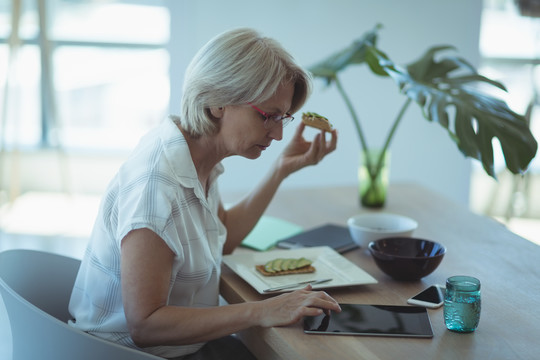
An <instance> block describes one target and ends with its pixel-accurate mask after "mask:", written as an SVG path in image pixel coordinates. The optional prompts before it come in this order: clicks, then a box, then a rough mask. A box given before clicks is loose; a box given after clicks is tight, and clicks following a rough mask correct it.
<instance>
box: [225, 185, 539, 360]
mask: <svg viewBox="0 0 540 360" xmlns="http://www.w3.org/2000/svg"><path fill="white" fill-rule="evenodd" d="M356 191H357V190H356V189H355V188H354V187H335V188H313V189H299V190H289V189H286V190H280V191H278V194H277V195H276V197H275V198H274V200H273V202H272V204H271V205H270V206H269V208H268V210H267V212H266V214H267V215H271V216H276V217H280V218H282V219H286V220H289V221H292V222H294V223H297V224H299V225H301V226H303V227H304V228H305V229H309V228H313V227H316V226H319V225H322V224H324V223H328V222H330V223H336V224H343V225H345V224H346V221H347V218H349V217H350V216H352V215H354V214H357V213H360V212H366V211H368V210H366V209H362V208H361V207H360V206H359V205H358V197H357V193H356ZM224 200H225V201H233V200H234V195H231V196H229V197H227V196H224ZM382 211H386V212H393V213H397V214H402V215H406V216H409V217H412V218H414V219H416V220H417V221H418V223H419V226H418V229H417V230H416V231H415V233H414V235H415V236H417V237H422V238H426V239H432V240H436V241H439V242H441V243H442V244H444V245H445V246H446V247H447V253H446V255H445V257H444V259H443V261H442V263H441V265H440V266H439V267H438V268H437V270H435V272H434V273H432V274H431V275H429V276H427V277H425V278H423V279H422V280H421V281H416V282H399V281H395V280H393V279H391V278H390V277H388V276H386V275H385V274H383V273H382V272H381V271H380V270H379V269H378V268H377V267H376V265H375V263H374V262H373V260H372V259H371V256H370V255H369V253H367V251H366V249H364V248H362V249H357V250H353V251H350V252H348V253H346V254H344V256H345V257H346V258H348V259H349V260H351V261H352V262H354V263H355V264H357V265H358V266H359V267H361V268H362V269H364V270H365V271H367V272H368V273H369V274H371V275H372V276H373V277H375V278H376V279H377V280H378V284H373V285H363V286H354V287H346V288H339V289H328V290H327V292H328V293H329V294H330V295H332V296H333V297H334V298H335V299H336V300H338V301H339V302H341V303H364V304H392V305H405V304H406V301H407V299H408V298H409V297H410V296H411V295H413V294H415V293H416V292H418V291H420V290H422V289H423V288H425V287H427V286H428V285H431V284H435V283H439V284H444V283H445V280H446V278H448V277H449V276H452V275H471V276H475V277H477V278H478V279H480V281H481V283H482V312H481V317H480V324H479V327H478V329H477V330H476V331H475V332H474V333H469V334H458V333H453V332H450V331H448V330H446V327H445V325H444V321H443V309H442V307H441V308H439V309H433V310H432V309H429V310H428V313H429V316H430V319H431V322H432V325H433V332H434V337H433V338H432V339H411V338H394V337H390V338H383V337H365V336H336V335H332V336H324V335H307V334H304V333H303V331H302V326H301V324H300V323H298V324H295V325H292V326H288V327H275V328H253V329H249V330H247V331H243V332H241V333H240V334H239V335H240V337H241V338H242V340H243V341H244V342H245V343H246V345H247V346H248V347H249V348H250V349H251V351H252V352H253V353H254V354H255V355H256V356H257V358H259V359H310V360H312V359H417V358H420V359H460V360H463V359H540V310H539V306H540V246H538V245H536V244H534V243H532V242H530V241H527V240H525V239H523V238H521V237H519V236H517V235H515V234H514V233H512V232H510V231H509V230H507V229H506V228H505V227H504V226H503V225H502V224H500V223H498V222H496V221H495V220H493V219H491V218H488V217H484V216H480V215H476V214H473V213H472V212H470V211H469V210H468V209H467V208H465V207H464V206H462V205H459V204H457V203H454V202H453V201H451V200H449V199H447V198H445V197H443V196H441V195H439V194H437V193H435V192H433V191H431V190H428V189H426V188H424V187H421V186H418V185H413V184H393V185H392V186H391V188H390V191H389V198H388V202H387V204H386V206H385V208H384V209H383V210H382ZM236 251H237V252H242V251H244V252H248V251H252V250H248V249H244V248H239V249H237V250H236ZM270 251H271V250H270ZM221 294H222V296H223V297H224V298H225V300H227V301H228V302H229V303H238V302H243V301H253V300H261V299H264V298H265V297H268V296H271V295H260V294H259V293H257V292H256V291H255V290H254V289H253V288H252V287H251V286H250V285H249V284H247V283H246V282H245V281H244V280H243V279H241V278H240V277H239V276H237V275H236V274H235V273H234V272H232V270H230V269H229V268H228V267H227V266H225V265H224V266H223V270H222V276H221Z"/></svg>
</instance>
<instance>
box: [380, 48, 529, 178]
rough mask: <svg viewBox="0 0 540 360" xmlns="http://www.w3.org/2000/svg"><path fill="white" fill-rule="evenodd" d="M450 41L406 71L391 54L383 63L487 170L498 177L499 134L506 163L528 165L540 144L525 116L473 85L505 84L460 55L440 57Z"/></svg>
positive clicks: (518, 169) (517, 168)
mask: <svg viewBox="0 0 540 360" xmlns="http://www.w3.org/2000/svg"><path fill="white" fill-rule="evenodd" d="M447 49H449V48H448V47H434V48H431V49H430V50H428V51H427V52H426V54H425V55H424V56H423V57H422V58H421V59H420V60H418V61H417V62H415V63H413V64H411V65H409V66H407V71H405V70H399V69H398V68H397V67H396V66H390V65H389V64H388V59H387V58H380V62H381V64H386V65H385V66H384V68H385V69H386V71H387V72H388V74H389V75H390V76H391V77H392V78H393V79H394V81H395V82H396V84H398V86H399V87H400V89H401V91H402V92H403V93H404V94H405V95H406V96H408V97H409V98H411V99H413V100H414V101H415V102H416V103H417V104H418V105H419V106H420V107H421V109H422V113H423V115H424V117H425V118H426V119H427V120H429V121H434V122H438V123H439V124H440V125H441V126H443V127H444V128H445V129H447V130H448V131H449V134H450V137H451V138H452V140H453V141H455V142H456V144H457V146H458V148H459V150H460V151H461V152H462V153H463V154H464V155H465V156H469V157H472V158H474V159H477V160H479V161H480V162H481V163H482V166H483V168H484V170H485V171H486V172H487V173H488V174H489V175H490V176H492V177H494V178H495V177H496V174H495V170H494V166H493V144H492V140H493V139H494V138H497V139H499V142H500V144H501V148H502V151H503V154H504V157H505V162H506V166H507V168H508V169H509V170H510V171H511V172H512V173H514V174H518V173H522V172H524V171H526V169H527V167H528V165H529V163H530V162H531V160H532V159H533V158H534V156H535V155H536V152H537V148H538V144H537V142H536V140H535V138H534V136H533V135H532V133H531V131H530V129H529V126H528V124H527V122H526V121H525V118H524V117H523V116H522V115H519V114H517V113H515V112H514V111H512V110H511V109H510V108H509V107H508V105H507V104H506V103H505V102H504V101H502V100H500V99H497V98H495V97H492V96H490V95H487V94H485V93H482V92H480V91H478V90H476V89H475V88H473V87H472V86H471V84H473V83H477V82H483V83H486V84H488V85H490V86H494V87H497V88H499V89H503V90H504V86H503V85H502V84H500V83H498V82H496V81H493V80H490V79H488V78H486V77H484V76H481V75H478V74H476V71H475V70H474V68H472V67H471V66H470V65H469V64H467V63H466V62H464V61H461V60H459V61H456V58H443V59H442V60H440V61H436V60H435V55H436V53H437V52H438V51H441V50H447ZM458 70H459V71H461V72H463V71H469V72H470V73H469V74H467V75H462V76H457V77H452V76H451V75H452V74H451V73H452V72H454V71H458ZM450 109H454V113H455V115H454V119H453V120H454V127H453V128H454V131H452V130H451V129H450V127H449V120H450V119H449V117H448V113H449V110H450Z"/></svg>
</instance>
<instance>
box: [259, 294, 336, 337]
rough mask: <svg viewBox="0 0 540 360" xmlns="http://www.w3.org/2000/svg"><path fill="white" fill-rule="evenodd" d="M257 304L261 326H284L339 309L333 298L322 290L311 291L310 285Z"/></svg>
mask: <svg viewBox="0 0 540 360" xmlns="http://www.w3.org/2000/svg"><path fill="white" fill-rule="evenodd" d="M257 305H258V308H259V309H258V310H259V311H258V312H257V313H258V315H259V318H258V320H259V321H258V323H259V325H260V326H263V327H271V326H286V325H290V324H294V323H296V322H298V321H300V320H301V319H302V318H303V317H304V316H317V315H321V314H322V313H323V312H324V313H328V312H330V311H336V312H340V311H341V308H340V307H339V304H338V303H337V301H336V300H334V298H332V297H331V296H330V295H328V294H327V293H326V292H324V291H312V287H311V285H307V286H306V287H305V288H303V289H301V290H296V291H294V292H291V293H286V294H281V295H279V296H276V297H272V298H269V299H266V300H263V301H260V302H259V303H258V304H257Z"/></svg>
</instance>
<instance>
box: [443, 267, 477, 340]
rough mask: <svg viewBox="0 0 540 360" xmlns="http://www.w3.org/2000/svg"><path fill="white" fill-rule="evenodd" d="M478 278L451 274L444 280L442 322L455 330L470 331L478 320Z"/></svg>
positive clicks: (474, 328)
mask: <svg viewBox="0 0 540 360" xmlns="http://www.w3.org/2000/svg"><path fill="white" fill-rule="evenodd" d="M480 309H481V299H480V280H478V279H476V278H474V277H471V276H452V277H449V278H448V279H447V280H446V292H445V297H444V322H445V324H446V328H447V329H448V330H451V331H456V332H464V333H466V332H472V331H474V330H476V328H477V327H478V323H479V322H480Z"/></svg>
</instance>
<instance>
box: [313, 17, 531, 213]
mask: <svg viewBox="0 0 540 360" xmlns="http://www.w3.org/2000/svg"><path fill="white" fill-rule="evenodd" d="M380 28H381V25H380V24H378V25H376V26H375V27H374V29H373V30H371V31H369V32H367V33H366V34H364V36H363V37H361V38H359V39H358V40H356V41H354V42H353V43H352V44H351V45H350V46H348V47H347V48H345V49H343V50H341V51H339V52H337V53H335V54H332V55H331V56H330V57H328V58H326V59H324V60H323V61H321V62H319V63H317V64H316V65H314V66H312V67H310V68H309V70H310V71H311V73H312V74H313V75H314V77H316V78H322V79H325V80H326V82H327V85H328V86H330V85H332V84H334V85H335V86H336V87H337V90H338V92H339V94H340V95H341V96H342V97H343V100H344V101H345V105H346V106H347V109H348V110H349V112H350V114H351V117H352V119H353V120H354V125H355V128H356V131H357V134H358V137H359V140H360V144H361V146H362V150H363V153H364V154H369V153H370V150H372V148H370V147H369V146H368V143H367V140H366V137H365V135H364V132H363V130H362V126H361V122H360V119H359V117H358V115H357V113H356V111H355V109H354V107H353V103H352V101H351V99H350V98H349V96H348V95H347V93H346V91H345V89H344V88H343V85H342V84H341V82H340V80H339V77H338V74H339V72H341V71H342V70H344V69H345V68H347V67H348V66H350V65H360V64H367V65H368V66H369V68H370V69H371V71H372V72H373V73H374V74H376V75H378V76H382V77H390V78H392V79H393V80H394V81H395V83H396V85H397V86H398V87H399V90H400V92H401V93H402V94H403V95H405V101H404V103H403V105H402V107H401V108H400V110H399V112H398V113H397V116H396V118H395V120H394V122H393V124H392V126H391V127H390V130H389V132H388V135H387V137H386V140H385V142H384V144H383V146H382V148H381V149H380V151H379V152H377V156H376V157H375V158H371V157H370V156H365V157H364V161H365V169H366V173H367V175H368V176H367V181H365V182H364V184H362V183H361V184H360V186H361V188H364V189H363V191H361V193H360V197H361V202H362V205H364V206H367V207H380V206H383V205H384V201H385V198H386V188H384V184H381V179H380V178H381V173H382V172H383V171H384V170H385V159H386V156H387V153H388V150H389V147H390V144H391V142H392V138H393V136H394V134H395V132H396V130H397V128H398V125H399V124H400V122H401V119H402V118H403V115H404V114H405V112H406V111H407V109H408V108H409V105H410V104H411V103H412V102H413V101H414V102H415V103H416V104H417V105H418V106H420V108H421V110H422V115H423V117H424V118H426V119H427V120H429V121H431V122H436V123H438V124H439V125H441V126H442V127H444V128H445V129H446V130H447V132H448V135H449V136H450V139H452V140H453V141H454V142H455V144H456V145H457V147H458V149H459V150H460V151H461V152H462V153H463V154H464V155H465V156H467V157H471V158H474V159H477V160H479V161H480V162H481V163H482V166H483V168H484V170H485V171H486V173H487V174H489V175H490V176H492V177H493V178H495V179H496V174H495V170H494V166H493V161H494V160H493V145H492V139H493V138H498V139H499V141H500V144H501V148H502V151H503V154H504V157H505V163H506V167H507V168H508V169H509V170H510V171H511V172H512V173H514V174H520V173H523V172H525V171H526V169H527V167H528V165H529V163H530V162H531V160H532V159H533V158H534V156H535V155H536V151H537V147H538V144H537V142H536V140H535V138H534V136H533V135H532V133H531V131H530V129H529V126H528V124H527V122H526V121H525V118H524V117H523V116H522V115H520V114H517V113H515V112H514V111H512V110H511V109H510V108H509V107H508V105H507V104H506V103H505V102H504V101H503V100H500V99H498V98H495V97H493V96H491V95H488V94H487V93H486V92H482V91H481V90H479V89H478V88H477V87H474V86H473V85H477V84H479V83H482V84H485V85H487V86H488V87H490V88H491V87H495V88H499V89H501V90H504V91H506V89H505V87H504V86H503V85H502V84H501V83H499V82H497V81H494V80H491V79H488V78H486V77H484V76H482V75H480V74H478V72H477V71H476V69H475V68H474V67H473V66H472V65H471V64H469V63H468V62H467V61H466V60H464V59H462V58H460V57H456V56H446V57H438V58H436V56H438V55H439V53H441V52H444V51H448V50H452V49H454V48H453V47H452V46H435V47H432V48H430V49H428V50H427V51H426V53H425V54H424V55H423V56H422V57H421V58H420V59H418V60H417V61H415V62H413V63H411V64H408V65H406V66H405V67H400V66H398V65H396V64H395V63H394V62H393V61H392V60H390V58H389V57H388V56H387V55H386V54H385V53H384V52H383V51H381V50H380V49H379V48H377V44H376V43H377V36H378V31H379V29H380ZM450 109H453V110H450ZM452 122H453V126H452ZM381 186H382V188H381Z"/></svg>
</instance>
